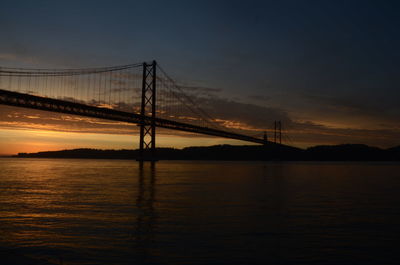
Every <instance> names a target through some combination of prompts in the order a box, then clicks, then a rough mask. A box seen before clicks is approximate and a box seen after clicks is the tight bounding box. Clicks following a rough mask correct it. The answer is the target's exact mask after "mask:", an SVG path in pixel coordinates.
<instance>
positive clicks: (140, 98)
mask: <svg viewBox="0 0 400 265" xmlns="http://www.w3.org/2000/svg"><path fill="white" fill-rule="evenodd" d="M138 68H139V71H140V72H141V73H140V74H139V73H138V72H137V69H138ZM132 70H133V71H132ZM135 70H136V73H135V72H134V71H135ZM157 70H160V72H161V77H160V76H157ZM135 90H136V92H139V93H136V95H135V93H134V91H135ZM0 104H4V105H11V106H17V107H24V108H32V109H38V110H44V111H51V112H58V113H66V114H73V115H80V116H87V117H93V118H100V119H107V120H113V121H122V122H127V123H134V124H138V125H139V126H140V142H139V148H140V151H141V154H142V156H141V157H142V158H141V159H143V160H146V159H154V155H155V153H154V152H155V147H156V145H155V143H156V138H155V136H156V127H160V128H166V129H172V130H179V131H185V132H191V133H197V134H204V135H210V136H217V137H223V138H229V139H235V140H242V141H247V142H252V143H257V144H266V143H267V140H266V139H263V138H257V137H253V136H249V135H245V134H241V133H236V132H231V131H229V130H228V128H225V127H223V126H221V125H219V124H217V123H216V121H215V119H213V118H212V117H211V116H210V115H209V114H208V113H207V112H205V111H204V110H203V109H202V108H200V107H199V106H198V105H197V104H196V103H195V100H193V99H192V98H191V97H190V96H188V95H187V94H186V93H184V92H183V91H182V89H181V88H180V87H179V86H178V85H177V84H176V82H175V81H174V80H173V79H172V78H170V77H169V76H168V75H167V74H166V73H165V72H164V71H163V69H161V68H160V67H158V66H157V63H156V62H155V61H153V62H152V63H150V64H148V63H142V64H132V65H125V66H116V67H104V68H88V69H63V70H54V69H16V68H0ZM172 110H173V111H172ZM172 112H174V113H173V114H171V113H172ZM176 113H177V114H176ZM188 113H189V115H188ZM158 116H161V117H158ZM182 117H183V118H182Z"/></svg>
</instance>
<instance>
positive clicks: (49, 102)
mask: <svg viewBox="0 0 400 265" xmlns="http://www.w3.org/2000/svg"><path fill="white" fill-rule="evenodd" d="M0 104H4V105H11V106H17V107H24V108H32V109H38V110H45V111H52V112H59V113H67V114H73V115H80V116H87V117H93V118H100V119H107V120H114V121H123V122H128V123H135V124H142V123H145V124H151V122H152V118H151V117H149V116H141V115H139V114H135V113H129V112H123V111H118V110H113V109H107V108H99V107H94V106H89V105H85V104H80V103H74V102H69V101H64V100H58V99H52V98H46V97H39V96H34V95H29V94H24V93H18V92H12V91H7V90H2V89H0ZM154 121H155V125H156V126H157V127H161V128H167V129H172V130H179V131H186V132H193V133H198V134H205V135H212V136H218V137H223V138H229V139H236V140H242V141H247V142H253V143H258V144H264V143H265V141H264V140H263V139H258V138H255V137H251V136H246V135H242V134H236V133H231V132H226V131H223V130H217V129H213V128H208V127H201V126H196V125H191V124H186V123H181V122H176V121H172V120H167V119H160V118H155V120H154Z"/></svg>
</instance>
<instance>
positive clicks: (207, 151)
mask: <svg viewBox="0 0 400 265" xmlns="http://www.w3.org/2000/svg"><path fill="white" fill-rule="evenodd" d="M156 156H157V159H160V160H248V161H257V160H258V161H274V160H278V161H400V146H397V147H393V148H389V149H381V148H378V147H371V146H367V145H360V144H343V145H331V146H329V145H321V146H314V147H310V148H307V149H301V148H296V147H292V146H287V145H280V144H274V143H269V144H267V145H264V146H257V145H242V146H235V145H214V146H207V147H186V148H183V149H175V148H157V150H156ZM16 157H21V158H24V157H26V158H96V159H136V158H138V157H139V150H99V149H88V148H81V149H72V150H61V151H47V152H38V153H19V154H18V155H17V156H16Z"/></svg>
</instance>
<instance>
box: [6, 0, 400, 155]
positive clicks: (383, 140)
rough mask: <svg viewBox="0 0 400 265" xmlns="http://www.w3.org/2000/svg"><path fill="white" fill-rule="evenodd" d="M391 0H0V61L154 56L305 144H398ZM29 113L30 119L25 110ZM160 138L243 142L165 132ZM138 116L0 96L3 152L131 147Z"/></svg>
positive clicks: (218, 98) (231, 114) (235, 114)
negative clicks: (91, 114) (6, 101)
mask: <svg viewBox="0 0 400 265" xmlns="http://www.w3.org/2000/svg"><path fill="white" fill-rule="evenodd" d="M399 10H400V4H398V3H397V2H396V1H117V0H115V1H17V0H13V1H7V0H5V1H2V5H1V9H0V32H1V41H0V67H30V68H46V67H48V68H75V67H76V68H82V67H101V66H112V65H122V64H129V63H136V62H143V61H151V60H157V62H158V63H159V64H160V65H162V67H163V69H165V70H166V71H167V72H168V74H170V75H171V76H172V77H174V79H176V80H177V81H178V82H179V83H180V84H181V85H182V86H186V87H191V88H196V91H200V92H201V91H203V92H204V91H206V92H207V93H206V94H207V97H200V98H199V99H198V100H199V102H200V103H201V104H202V105H203V107H204V108H205V109H206V110H208V111H210V112H212V115H213V117H215V118H218V119H220V120H224V121H229V122H230V124H239V125H240V126H242V127H247V128H251V131H252V132H253V133H254V135H256V134H257V135H260V136H261V133H262V132H263V131H265V130H267V131H268V132H270V129H271V128H272V127H273V121H274V120H281V121H282V124H283V129H284V143H286V144H290V145H294V146H298V147H308V146H313V145H319V144H343V143H360V144H368V145H373V146H379V147H384V148H387V147H392V146H397V145H399V144H400V143H399V142H400V141H399V136H400V115H399V114H400V104H398V101H399V98H400V97H399V96H400V92H399V85H400V75H399V74H398V72H399V68H400V67H399V63H398V61H399V59H400V48H399V47H400V34H399V31H398V29H399V27H400V18H399V16H398V12H399ZM32 117H34V118H32ZM157 139H158V141H157V143H158V144H159V146H172V147H183V146H189V145H210V144H223V143H229V144H245V143H244V142H238V141H233V140H225V139H218V138H210V137H206V136H195V135H188V134H179V133H176V132H170V131H161V133H160V134H159V135H158V138H157ZM137 143H138V136H137V126H134V125H129V124H121V123H115V122H110V121H104V120H103V121H102V120H96V119H88V118H82V117H74V116H70V115H69V116H68V115H59V114H58V115H57V114H54V113H47V112H40V111H33V110H27V109H22V108H14V107H8V106H2V105H0V154H11V153H17V152H35V151H43V150H58V149H65V148H78V147H91V148H103V149H105V148H109V149H121V148H127V149H132V148H137Z"/></svg>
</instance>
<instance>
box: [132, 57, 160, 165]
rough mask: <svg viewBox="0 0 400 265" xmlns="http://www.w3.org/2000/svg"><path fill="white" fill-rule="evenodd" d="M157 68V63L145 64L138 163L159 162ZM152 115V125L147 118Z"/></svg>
mask: <svg viewBox="0 0 400 265" xmlns="http://www.w3.org/2000/svg"><path fill="white" fill-rule="evenodd" d="M156 68H157V62H156V61H153V62H152V63H151V64H147V63H143V79H142V103H141V108H140V115H141V123H140V125H139V126H140V140H139V157H138V158H137V159H136V160H138V161H157V159H156V122H155V120H156ZM148 113H151V122H150V124H149V123H148V122H146V120H145V116H146V115H147V114H148Z"/></svg>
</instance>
